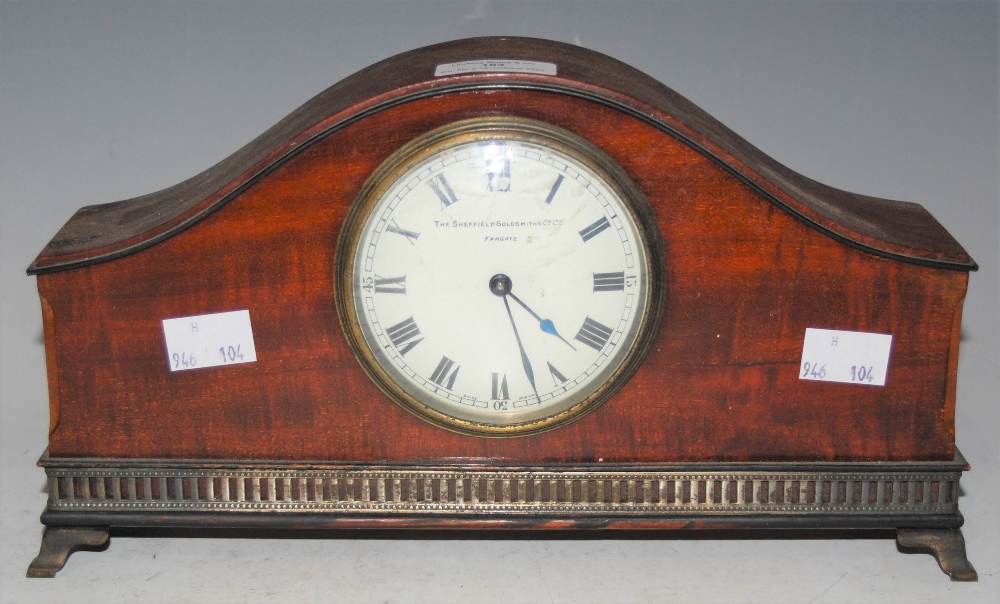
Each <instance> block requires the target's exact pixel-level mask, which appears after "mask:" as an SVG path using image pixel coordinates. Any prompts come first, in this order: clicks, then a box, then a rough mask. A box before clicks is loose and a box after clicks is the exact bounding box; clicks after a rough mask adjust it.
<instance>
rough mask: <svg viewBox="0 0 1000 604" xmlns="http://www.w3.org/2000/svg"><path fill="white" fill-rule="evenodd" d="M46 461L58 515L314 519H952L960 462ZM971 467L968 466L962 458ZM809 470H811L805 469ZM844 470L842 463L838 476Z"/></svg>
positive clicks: (51, 507) (52, 503) (51, 501)
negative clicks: (611, 465) (261, 514)
mask: <svg viewBox="0 0 1000 604" xmlns="http://www.w3.org/2000/svg"><path fill="white" fill-rule="evenodd" d="M81 461H82V460H59V459H49V458H45V459H43V465H44V466H45V467H46V473H47V475H48V481H49V501H48V510H50V511H54V512H59V511H67V512H68V511H94V512H126V511H127V512H146V511H151V512H152V511H170V510H172V511H184V512H214V511H219V512H256V511H269V512H274V511H280V512H288V513H297V512H310V513H331V514H338V515H351V514H357V513H363V514H369V515H370V514H385V515H389V516H407V515H417V514H419V515H426V514H434V513H443V514H450V515H455V514H460V515H465V514H468V515H473V516H494V515H505V516H511V515H514V516H517V515H540V514H544V515H549V516H553V515H555V516H563V515H564V516H566V517H581V516H594V515H600V516H618V515H622V516H625V515H627V516H636V515H639V516H655V515H664V514H667V515H671V516H673V515H685V514H690V515H698V516H705V515H719V516H729V515H744V514H761V513H764V514H777V515H823V516H825V515H839V516H844V515H859V516H861V515H864V516H872V515H898V514H905V515H951V514H957V513H958V504H957V499H958V483H959V478H960V477H961V473H962V468H961V467H960V466H957V465H956V464H957V463H958V462H954V463H947V464H939V466H940V469H935V468H934V467H933V466H934V464H920V465H913V464H823V465H822V466H819V464H816V466H817V469H816V470H815V471H811V470H809V468H808V466H809V464H786V465H791V466H795V467H793V468H792V469H791V470H790V471H786V470H776V466H777V465H778V464H769V465H764V464H758V465H757V466H755V465H754V464H730V465H731V466H732V467H731V468H725V467H724V465H723V464H719V465H720V466H721V467H722V469H721V470H719V471H715V470H713V471H705V468H704V466H705V465H706V464H687V466H696V467H685V464H674V465H671V466H669V467H659V468H656V467H641V468H628V469H622V470H614V469H610V470H609V469H606V467H605V466H603V465H602V466H596V465H595V466H590V467H581V466H574V467H572V468H570V467H567V468H566V469H564V470H563V469H559V470H552V469H546V470H534V469H497V468H488V469H484V468H421V467H412V466H411V467H403V466H398V467H376V468H363V467H357V466H352V467H343V466H341V467H337V466H332V465H327V466H323V465H319V464H301V463H290V462H288V463H263V462H257V463H254V462H245V463H234V464H231V465H230V464H227V465H226V466H222V465H221V464H218V465H216V467H210V466H209V465H208V464H206V463H204V462H191V463H190V464H189V465H186V464H185V463H184V462H176V461H167V460H108V459H102V460H88V461H89V463H88V461H84V462H83V463H81ZM962 463H964V460H962ZM798 466H801V467H798ZM837 466H842V469H840V468H839V467H837Z"/></svg>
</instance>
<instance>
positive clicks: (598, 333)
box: [573, 317, 614, 352]
mask: <svg viewBox="0 0 1000 604" xmlns="http://www.w3.org/2000/svg"><path fill="white" fill-rule="evenodd" d="M612 333H614V332H613V331H611V328H610V327H608V326H606V325H601V324H600V323H598V322H597V321H595V320H593V319H591V318H590V317H587V318H586V319H584V321H583V327H581V328H580V332H579V333H577V334H576V336H575V337H574V338H573V339H574V340H579V341H581V342H583V343H584V344H586V345H587V346H590V347H591V348H593V349H594V350H596V351H597V352H600V351H601V349H602V348H604V345H605V344H607V343H608V340H609V339H610V338H611V334H612Z"/></svg>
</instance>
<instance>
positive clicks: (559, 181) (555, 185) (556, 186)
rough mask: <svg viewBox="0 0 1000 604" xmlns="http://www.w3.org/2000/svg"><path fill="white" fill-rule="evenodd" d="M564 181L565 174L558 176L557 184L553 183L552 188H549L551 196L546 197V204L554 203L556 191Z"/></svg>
mask: <svg viewBox="0 0 1000 604" xmlns="http://www.w3.org/2000/svg"><path fill="white" fill-rule="evenodd" d="M562 181H563V175H562V174H560V175H559V176H557V177H556V184H554V185H552V189H550V190H549V196H548V197H546V198H545V204H546V205H551V204H552V200H553V199H554V198H555V196H556V191H558V190H559V185H561V184H562Z"/></svg>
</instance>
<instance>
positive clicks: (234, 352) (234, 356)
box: [219, 344, 243, 363]
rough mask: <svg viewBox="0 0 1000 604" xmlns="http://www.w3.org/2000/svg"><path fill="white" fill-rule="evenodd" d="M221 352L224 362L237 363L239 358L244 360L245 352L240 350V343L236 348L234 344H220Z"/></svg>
mask: <svg viewBox="0 0 1000 604" xmlns="http://www.w3.org/2000/svg"><path fill="white" fill-rule="evenodd" d="M219 354H220V355H222V362H223V363H235V362H236V361H237V360H240V361H242V360H243V353H242V352H241V351H240V345H239V344H237V345H236V347H235V348H234V347H233V346H220V347H219Z"/></svg>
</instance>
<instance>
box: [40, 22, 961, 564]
mask: <svg viewBox="0 0 1000 604" xmlns="http://www.w3.org/2000/svg"><path fill="white" fill-rule="evenodd" d="M975 268H976V265H975V263H974V262H973V261H972V259H971V258H970V257H969V256H968V254H966V252H965V251H964V250H963V249H962V247H961V246H960V245H959V244H958V243H957V242H956V241H955V240H954V239H953V238H952V237H951V236H950V235H949V234H948V232H947V231H946V230H945V229H944V228H943V227H942V226H941V225H940V224H939V223H938V222H936V221H935V220H934V218H932V217H931V216H930V215H929V214H928V213H927V212H926V211H925V210H924V209H923V208H921V207H920V206H918V205H915V204H909V203H903V202H895V201H887V200H882V199H876V198H872V197H865V196H861V195H855V194H851V193H846V192H844V191H840V190H836V189H832V188H829V187H826V186H824V185H821V184H818V183H816V182H814V181H812V180H809V179H807V178H805V177H802V176H800V175H798V174H796V173H794V172H792V171H791V170H788V169H787V168H785V167H783V166H781V165H780V164H778V163H777V162H775V161H774V160H772V159H770V158H769V157H767V156H765V155H764V154H762V153H761V152H760V151H758V150H757V149H755V148H753V147H752V146H751V145H750V144H748V143H747V142H746V141H744V140H742V139H741V138H739V137H738V136H737V135H735V134H734V133H733V132H732V131H730V130H728V129H727V128H725V127H724V126H723V125H721V124H720V123H718V122H717V121H716V120H714V119H712V118H711V117H710V116H708V115H706V114H705V113H704V112H703V111H701V110H699V109H698V108H697V107H695V106H694V105H692V104H691V103H690V102H688V101H687V100H685V99H684V98H682V97H680V96H679V95H677V94H676V93H674V92H673V91H671V90H669V89H668V88H666V87H664V86H663V85H661V84H659V83H657V82H655V81H654V80H652V79H650V78H649V77H648V76H646V75H644V74H642V73H640V72H638V71H636V70H634V69H632V68H630V67H628V66H627V65H624V64H622V63H619V62H618V61H615V60H613V59H611V58H608V57H606V56H603V55H600V54H597V53H595V52H592V51H588V50H585V49H582V48H578V47H574V46H569V45H565V44H559V43H555V42H548V41H542V40H533V39H524V38H480V39H472V40H463V41H457V42H449V43H446V44H440V45H436V46H431V47H427V48H423V49H419V50H416V51H412V52H408V53H405V54H402V55H399V56H396V57H392V58H390V59H387V60H385V61H382V62H381V63H377V64H375V65H373V66H371V67H369V68H367V69H364V70H362V71H361V72H359V73H357V74H355V75H353V76H351V77H349V78H347V79H346V80H344V81H343V82H341V83H339V84H337V85H335V86H333V87H332V88H330V89H328V90H327V91H325V92H323V93H322V94H320V95H319V96H317V97H316V98H314V99H313V100H311V101H309V102H308V103H307V104H305V105H304V106H303V107H301V108H300V109H298V110H296V111H295V112H294V113H292V114H291V115H290V116H289V117H287V118H285V119H284V120H283V121H281V122H279V123H278V124H277V125H276V126H274V127H273V128H271V129H270V130H268V131H267V132H265V133H264V134H263V135H261V136H260V137H259V138H258V139H256V140H254V141H253V142H251V143H250V144H249V145H247V146H246V147H245V148H243V149H241V150H240V151H238V152H236V153H235V154H234V155H232V156H231V157H229V158H228V159H226V160H224V161H222V162H221V163H219V164H218V165H216V166H214V167H212V168H210V169H209V170H207V171H206V172H204V173H202V174H200V175H198V176H196V177H194V178H192V179H190V180H188V181H185V182H182V183H180V184H178V185H176V186H174V187H171V188H169V189H165V190H163V191H160V192H158V193H153V194H151V195H147V196H144V197H139V198H135V199H129V200H125V201H120V202H117V203H111V204H106V205H97V206H88V207H84V208H82V209H81V210H79V211H78V212H77V214H76V215H75V216H73V217H72V218H71V219H70V220H69V222H68V223H67V224H66V225H65V226H64V227H63V228H62V230H61V231H59V233H58V234H57V235H56V236H55V238H54V239H53V240H52V241H51V242H50V243H49V244H48V246H47V247H46V248H45V249H44V250H43V251H42V252H41V254H40V255H39V256H38V257H37V259H36V260H35V261H34V263H33V264H32V265H31V267H30V268H29V273H31V274H34V275H37V276H38V290H39V294H40V296H41V304H42V316H43V323H44V334H45V346H46V362H47V368H48V380H49V398H50V413H51V426H50V431H49V432H50V433H49V445H48V449H47V451H46V452H45V454H44V455H43V457H42V459H41V461H40V464H41V465H42V466H43V467H44V468H45V471H46V474H47V476H48V488H49V498H48V504H47V507H46V510H45V512H44V513H43V515H42V522H43V524H45V526H46V529H45V536H44V537H43V540H42V550H41V553H40V554H39V556H38V557H37V558H36V559H35V561H34V562H33V563H32V565H31V567H30V569H29V571H28V573H29V575H30V576H53V575H54V574H55V572H56V571H57V570H58V569H59V568H61V567H62V565H63V564H64V563H65V560H66V558H67V556H68V555H69V553H70V552H71V551H73V550H74V549H75V548H78V547H83V546H87V545H97V544H101V543H103V542H104V541H106V540H107V538H108V531H109V529H110V528H115V527H163V526H167V527H190V528H197V527H270V528H289V529H292V528H341V527H345V528H346V527H352V528H365V527H379V528H427V529H475V528H504V529H545V528H558V529H565V530H575V529H598V528H611V529H641V530H651V531H655V530H692V529H693V530H698V529H718V528H727V529H732V528H745V529H754V528H790V529H794V528H811V529H824V528H830V529H851V528H884V529H895V530H896V531H897V535H898V541H899V543H900V545H901V546H902V547H903V548H904V549H905V548H911V549H915V550H922V551H928V552H931V553H933V554H935V555H936V556H937V558H938V561H939V563H940V564H941V566H942V568H943V569H944V570H945V571H946V572H948V573H949V574H950V575H951V576H952V578H955V579H965V580H968V579H974V578H975V571H974V570H973V569H972V567H971V566H970V565H969V563H968V561H967V560H966V557H965V549H964V542H963V541H962V535H961V533H960V531H959V528H960V527H961V525H962V516H961V514H960V513H959V511H958V504H957V500H958V481H959V479H960V477H961V474H962V472H963V471H964V470H966V469H968V468H967V466H966V463H965V461H964V459H963V458H962V456H961V454H960V453H959V452H958V450H957V449H956V448H955V437H954V415H955V391H956V390H955V388H956V379H957V367H958V365H957V362H958V346H959V328H960V325H961V314H962V303H963V299H964V297H965V291H966V285H967V282H968V274H969V271H971V270H975ZM96 358H100V359H102V362H101V363H99V364H95V363H93V362H92V359H96Z"/></svg>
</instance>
